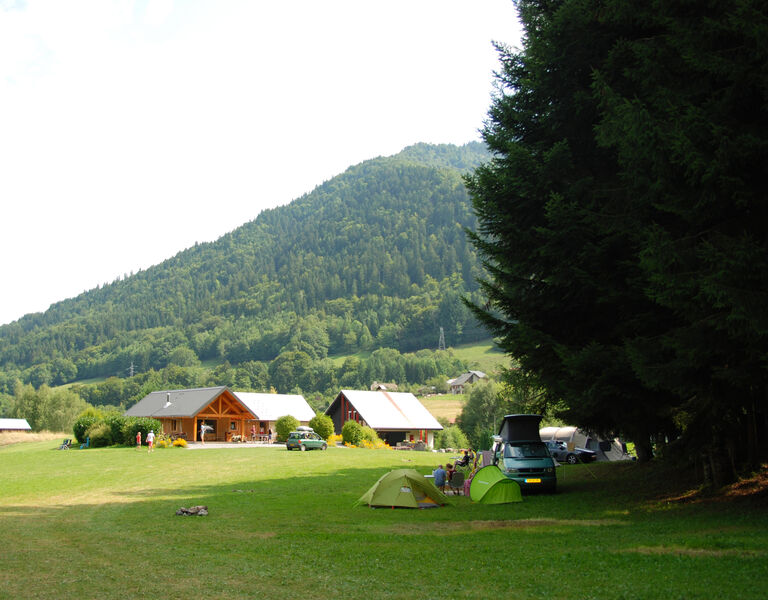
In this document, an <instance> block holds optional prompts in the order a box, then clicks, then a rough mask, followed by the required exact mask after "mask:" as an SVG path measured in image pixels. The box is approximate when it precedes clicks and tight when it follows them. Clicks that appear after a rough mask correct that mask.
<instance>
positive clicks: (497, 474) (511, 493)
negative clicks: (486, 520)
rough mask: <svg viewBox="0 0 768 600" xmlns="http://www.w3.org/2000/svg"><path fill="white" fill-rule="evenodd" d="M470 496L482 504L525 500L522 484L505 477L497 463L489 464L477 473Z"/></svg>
mask: <svg viewBox="0 0 768 600" xmlns="http://www.w3.org/2000/svg"><path fill="white" fill-rule="evenodd" d="M469 497H470V498H471V499H472V501H473V502H480V503H481V504H506V503H507V502H522V501H523V495H522V493H521V492H520V485H519V484H518V483H517V482H516V481H513V480H512V479H508V478H507V477H505V476H504V473H502V472H501V469H499V467H497V466H496V465H488V466H486V467H483V468H482V469H480V470H479V471H478V472H477V473H475V476H474V477H473V478H472V483H471V484H470V486H469Z"/></svg>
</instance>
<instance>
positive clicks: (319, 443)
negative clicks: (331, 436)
mask: <svg viewBox="0 0 768 600" xmlns="http://www.w3.org/2000/svg"><path fill="white" fill-rule="evenodd" d="M285 447H286V448H287V449H288V450H293V449H294V448H298V449H299V450H302V451H303V450H315V449H319V450H326V449H327V448H328V444H327V443H326V441H325V440H324V439H323V438H321V437H320V436H319V435H318V434H316V433H315V432H314V431H313V430H312V428H310V427H299V428H298V429H297V430H296V431H291V433H290V434H288V439H287V440H285Z"/></svg>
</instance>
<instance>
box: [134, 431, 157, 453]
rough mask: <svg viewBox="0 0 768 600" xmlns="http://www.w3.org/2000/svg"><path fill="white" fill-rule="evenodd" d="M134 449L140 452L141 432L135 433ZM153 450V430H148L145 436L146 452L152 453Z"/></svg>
mask: <svg viewBox="0 0 768 600" xmlns="http://www.w3.org/2000/svg"><path fill="white" fill-rule="evenodd" d="M136 449H137V450H141V431H140V430H139V431H137V432H136ZM154 449H155V430H154V429H150V430H149V433H148V434H147V452H152V451H153V450H154Z"/></svg>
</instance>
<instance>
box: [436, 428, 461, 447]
mask: <svg viewBox="0 0 768 600" xmlns="http://www.w3.org/2000/svg"><path fill="white" fill-rule="evenodd" d="M435 448H469V440H467V436H466V435H464V432H463V431H462V430H461V429H459V428H458V427H457V426H456V425H449V426H448V427H445V428H444V429H443V430H442V431H438V432H437V433H436V434H435Z"/></svg>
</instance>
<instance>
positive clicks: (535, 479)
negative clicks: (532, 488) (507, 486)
mask: <svg viewBox="0 0 768 600" xmlns="http://www.w3.org/2000/svg"><path fill="white" fill-rule="evenodd" d="M525 483H541V478H539V477H536V478H526V479H525Z"/></svg>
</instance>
